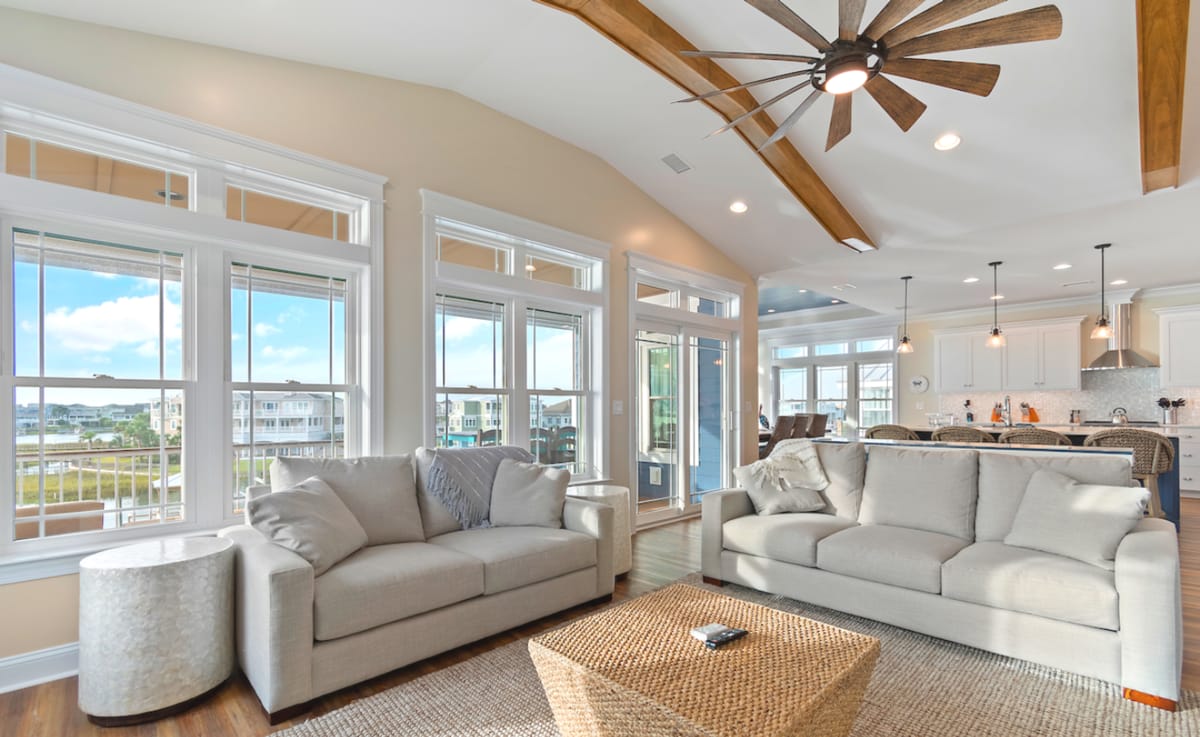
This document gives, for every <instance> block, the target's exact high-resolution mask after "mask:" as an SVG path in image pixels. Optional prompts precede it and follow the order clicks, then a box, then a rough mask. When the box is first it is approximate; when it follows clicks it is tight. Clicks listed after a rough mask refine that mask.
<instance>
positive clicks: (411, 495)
mask: <svg viewBox="0 0 1200 737" xmlns="http://www.w3.org/2000/svg"><path fill="white" fill-rule="evenodd" d="M310 476H319V477H320V478H321V479H322V480H323V481H325V483H327V484H329V486H330V488H332V489H333V490H334V492H335V493H336V494H337V495H338V497H339V498H340V499H341V500H342V502H343V503H344V504H345V505H346V507H348V508H349V509H350V512H351V513H352V514H353V515H354V517H355V519H357V520H358V523H359V524H360V525H362V527H363V529H364V530H366V531H367V544H368V545H387V544H389V543H409V542H424V541H425V531H424V530H423V529H422V527H421V510H420V508H419V507H418V506H417V486H416V482H415V481H414V479H413V465H412V457H411V456H408V455H398V456H383V457H376V458H291V457H286V456H282V457H279V458H276V459H275V462H274V463H272V464H271V489H272V490H273V491H279V490H280V489H287V488H289V487H291V486H295V485H296V484H298V483H299V482H301V481H303V480H304V479H307V478H309V477H310Z"/></svg>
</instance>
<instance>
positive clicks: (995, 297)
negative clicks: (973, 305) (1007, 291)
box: [991, 294, 1004, 300]
mask: <svg viewBox="0 0 1200 737" xmlns="http://www.w3.org/2000/svg"><path fill="white" fill-rule="evenodd" d="M991 298H992V299H995V300H1001V299H1004V295H1003V294H993V295H992V296H991Z"/></svg>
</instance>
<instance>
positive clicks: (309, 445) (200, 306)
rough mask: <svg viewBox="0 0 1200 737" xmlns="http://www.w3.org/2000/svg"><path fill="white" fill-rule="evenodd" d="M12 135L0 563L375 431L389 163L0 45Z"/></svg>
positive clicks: (1, 300)
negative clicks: (130, 97) (305, 144)
mask: <svg viewBox="0 0 1200 737" xmlns="http://www.w3.org/2000/svg"><path fill="white" fill-rule="evenodd" d="M41 104H49V105H53V106H54V109H52V110H47V111H45V112H46V113H47V114H45V115H39V114H31V111H32V112H33V113H36V112H38V110H39V105H41ZM122 129H125V130H130V131H137V135H136V136H135V135H127V134H125V133H123V132H122ZM0 138H2V139H3V140H2V141H0V344H3V345H7V346H10V347H11V350H9V349H6V350H4V351H3V352H2V355H3V360H2V361H0V391H4V392H6V393H7V396H8V397H9V399H8V400H6V401H5V403H3V404H0V411H3V412H4V413H5V417H4V418H3V421H0V448H6V449H8V450H5V451H4V452H3V453H0V479H7V482H6V483H4V484H2V485H0V562H2V563H12V565H13V567H12V568H9V569H7V570H6V571H5V575H6V576H7V578H8V579H9V580H20V579H22V578H25V577H28V576H34V575H45V572H46V571H54V572H55V573H56V574H57V573H58V572H60V571H61V572H63V573H66V572H70V571H73V570H75V569H76V561H77V560H78V558H79V557H80V556H81V555H83V554H86V553H88V552H91V551H94V550H96V549H100V548H103V547H106V546H109V545H113V544H119V543H121V542H124V541H128V540H131V539H137V538H145V537H153V536H156V535H168V534H169V535H179V534H199V533H202V532H206V531H210V530H212V529H214V528H217V527H219V526H221V525H224V524H229V523H231V522H235V521H237V520H238V519H239V518H240V517H239V516H240V514H241V512H242V510H243V508H244V503H245V492H246V488H247V487H248V486H249V485H251V484H257V483H265V482H267V481H268V478H269V464H270V461H271V460H272V459H273V458H275V457H278V456H282V455H300V456H315V457H323V456H342V455H360V454H363V453H368V452H379V450H380V447H381V443H382V438H381V430H382V407H381V406H377V405H378V399H377V397H378V396H379V394H380V393H379V392H373V391H371V388H372V381H373V380H376V381H377V380H378V377H379V375H380V374H381V373H382V370H381V369H382V358H381V356H382V351H381V350H380V347H381V344H380V342H379V337H378V336H379V335H380V332H381V331H380V330H379V327H378V321H379V320H380V319H381V314H382V304H381V294H382V290H381V288H380V287H381V283H380V279H381V277H382V275H381V273H380V271H379V269H378V268H377V264H378V263H379V258H380V253H381V249H382V237H381V234H382V215H381V213H382V188H383V180H382V178H379V177H377V176H375V175H372V174H369V173H367V172H362V171H357V170H354V169H350V168H348V167H345V166H342V165H339V164H333V163H332V162H324V161H321V160H318V159H314V158H312V157H308V156H305V155H303V154H300V153H297V152H293V151H286V150H283V149H273V148H271V147H269V146H265V145H263V144H262V143H261V142H257V141H248V140H245V139H241V138H239V137H238V136H236V135H234V134H231V133H227V132H225V131H219V130H217V129H212V128H207V127H205V126H203V125H200V124H197V123H194V122H192V121H186V120H183V119H176V118H173V117H172V116H169V115H166V114H162V113H147V111H145V110H144V109H142V108H140V107H137V106H131V105H128V104H127V103H124V102H123V101H120V100H117V99H115V98H105V97H103V96H99V95H96V94H95V93H92V92H81V91H80V90H79V89H78V88H74V87H72V86H70V85H65V84H63V83H60V82H55V81H53V80H48V79H45V78H41V77H37V76H36V75H31V74H28V73H25V72H19V71H17V70H12V69H9V68H6V67H2V66H0ZM5 408H6V409H5ZM46 559H54V560H55V561H57V562H54V563H47V562H46ZM25 561H29V562H31V565H30V566H29V567H28V568H23V567H22V566H23V564H24V562H25ZM60 563H61V565H60ZM48 566H49V567H48ZM24 571H28V572H24Z"/></svg>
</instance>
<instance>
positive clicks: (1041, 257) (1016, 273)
mask: <svg viewBox="0 0 1200 737" xmlns="http://www.w3.org/2000/svg"><path fill="white" fill-rule="evenodd" d="M644 2H645V4H646V5H647V6H648V7H649V8H650V9H651V10H653V11H654V12H656V13H657V14H659V15H660V16H661V17H663V18H664V20H666V21H667V22H669V23H670V24H671V25H673V26H674V27H675V28H677V29H678V30H679V31H680V32H681V33H683V34H684V35H685V36H686V37H688V38H689V39H690V40H691V41H692V42H693V43H695V44H696V45H697V46H700V47H709V48H721V49H728V50H765V51H784V52H788V51H794V52H798V53H805V52H806V51H807V47H806V46H805V44H804V43H803V42H802V41H800V40H799V39H797V38H796V37H794V36H792V34H790V33H789V32H787V31H785V30H784V29H782V28H780V27H779V26H777V25H776V24H775V23H773V22H772V21H770V20H769V19H768V18H766V16H764V15H762V14H761V13H759V12H758V11H756V10H754V9H753V8H751V7H750V6H748V5H747V4H745V3H744V2H742V0H644ZM1041 2H1042V0H1014V1H1013V2H1008V3H1003V4H1001V5H1000V6H998V7H996V8H993V9H991V10H989V11H986V12H985V13H981V14H978V15H976V16H972V17H971V18H970V19H968V21H974V20H979V19H982V18H986V17H992V16H995V15H1002V14H1005V13H1010V12H1015V11H1017V10H1023V9H1026V8H1029V7H1033V6H1035V5H1038V4H1041ZM0 4H3V5H7V6H10V7H16V8H22V9H26V10H32V11H35V12H41V13H49V14H53V15H61V16H64V17H70V18H75V19H79V20H85V21H91V22H96V23H101V24H106V25H111V26H116V27H121V28H128V29H132V30H138V31H144V32H147V33H153V34H158V35H163V36H170V37H175V38H182V39H187V40H192V41H199V42H202V43H208V44H213V45H218V46H224V47H229V48H236V49H241V50H244V51H250V52H254V53H260V54H266V55H270V56H276V57H281V58H286V59H294V60H297V61H304V62H309V63H315V64H322V65H326V66H331V67H339V68H344V69H350V70H354V71H360V72H365V73H370V74H376V75H381V76H387V77H392V78H397V79H403V80H408V81H413V82H418V83H422V84H429V85H434V86H438V87H444V88H448V89H451V90H455V91H457V92H459V93H461V94H463V95H466V96H468V97H471V98H473V99H476V100H478V101H480V102H482V103H483V104H486V105H488V106H489V107H492V108H495V109H497V110H499V111H501V112H504V113H506V114H508V115H511V116H513V117H515V118H517V119H519V120H522V121H525V122H527V123H529V124H531V125H533V126H536V127H538V128H540V129H542V130H545V131H546V132H548V133H550V134H552V135H554V136H557V137H559V138H562V139H564V140H566V141H569V142H571V143H573V144H575V145H578V146H580V147H582V148H584V149H587V150H589V151H592V152H593V153H595V154H597V155H598V156H600V157H602V158H604V159H605V160H607V161H608V162H610V163H611V164H612V165H613V166H615V167H616V168H617V169H618V170H620V171H621V172H622V173H623V174H624V175H625V176H627V177H629V178H630V179H631V180H632V181H633V182H635V183H636V184H637V185H638V186H639V187H641V188H642V189H643V190H645V191H646V192H647V193H649V194H650V195H651V196H652V197H654V198H655V199H656V200H658V201H659V202H661V203H662V204H663V205H664V206H666V207H667V208H669V209H670V210H672V211H673V212H674V213H675V214H676V215H677V216H679V217H680V218H681V219H682V220H684V221H685V222H687V223H688V224H689V225H691V226H692V227H693V228H695V229H696V230H697V231H698V232H699V233H700V234H701V235H703V236H704V237H705V238H707V239H708V240H709V241H711V242H712V243H714V244H715V245H717V246H718V247H720V248H722V249H723V250H724V251H726V253H728V254H729V255H730V256H731V257H732V258H734V259H735V260H736V261H738V262H739V263H740V264H741V265H742V266H743V267H745V268H746V269H747V270H749V271H750V272H752V273H754V274H768V275H770V276H771V283H786V284H790V285H795V286H797V287H807V288H811V289H815V290H818V291H821V290H824V291H826V292H827V291H828V290H829V288H830V286H831V285H832V284H842V283H845V282H847V281H849V282H853V283H855V284H856V285H858V287H859V288H858V289H857V290H855V294H854V295H853V301H854V302H856V303H858V304H860V305H863V306H865V307H868V308H871V309H875V310H880V311H890V310H891V309H892V308H893V307H894V305H895V304H896V303H897V302H898V299H899V293H900V289H899V288H898V286H897V285H898V284H899V280H898V279H899V277H900V276H901V275H903V274H913V275H914V276H915V277H916V278H915V279H914V281H913V285H912V286H913V302H914V305H918V304H920V306H921V307H923V308H925V309H951V308H959V307H964V306H970V305H973V304H977V303H978V301H979V299H978V295H977V294H974V293H968V292H964V291H963V289H964V288H965V287H966V286H967V285H963V284H961V279H962V278H963V277H965V276H968V275H975V276H980V277H981V278H982V277H986V276H987V274H985V273H984V272H985V271H986V263H987V261H990V260H994V259H1003V260H1005V261H1006V264H1005V266H1004V267H1001V288H1002V289H1001V291H1005V290H1006V289H1007V292H1006V296H1007V297H1008V298H1009V301H1010V302H1009V303H1011V301H1026V300H1033V299H1048V298H1055V297H1064V296H1072V295H1073V294H1083V293H1088V292H1089V291H1093V290H1095V289H1096V288H1097V287H1098V285H1097V284H1096V283H1093V284H1091V285H1078V286H1076V287H1073V288H1063V287H1061V286H1060V285H1061V284H1062V283H1067V282H1072V281H1080V280H1084V279H1086V278H1091V279H1092V280H1093V281H1094V280H1095V279H1096V275H1095V274H1093V273H1092V272H1093V271H1096V269H1095V268H1093V267H1094V266H1095V265H1094V264H1093V263H1092V258H1093V252H1092V251H1091V249H1090V246H1091V245H1093V244H1094V243H1097V242H1102V241H1112V242H1114V243H1115V244H1116V246H1114V248H1113V249H1112V250H1111V251H1110V252H1109V257H1110V258H1109V263H1110V266H1111V268H1110V273H1111V274H1116V273H1118V272H1121V274H1122V277H1123V278H1127V279H1129V280H1130V284H1131V285H1136V286H1143V287H1148V286H1157V285H1165V284H1172V283H1181V282H1192V281H1197V280H1200V259H1197V258H1196V257H1195V256H1194V253H1195V251H1194V249H1192V248H1189V247H1188V246H1187V245H1186V244H1184V243H1183V241H1184V236H1183V234H1184V233H1185V232H1187V231H1188V230H1190V222H1189V221H1190V220H1192V218H1191V217H1190V215H1191V213H1194V212H1195V211H1196V209H1197V206H1200V199H1198V196H1197V191H1196V188H1194V187H1193V185H1194V183H1195V181H1196V179H1197V176H1196V175H1197V170H1198V169H1200V162H1197V161H1195V160H1193V157H1189V156H1188V153H1189V152H1194V151H1196V150H1197V147H1196V146H1195V145H1194V144H1195V143H1196V142H1197V141H1196V138H1197V136H1200V130H1191V129H1188V127H1187V126H1186V125H1185V134H1184V135H1185V140H1184V160H1183V166H1182V179H1183V182H1184V184H1183V187H1182V188H1181V189H1180V190H1178V191H1174V192H1166V193H1160V194H1155V195H1151V196H1149V197H1143V196H1142V194H1141V177H1140V166H1139V160H1138V143H1137V142H1138V118H1137V94H1136V93H1137V79H1136V68H1137V63H1136V62H1137V58H1136V42H1135V38H1134V28H1135V17H1134V9H1133V4H1132V3H1097V2H1095V0H1057V2H1056V4H1057V5H1058V6H1059V7H1060V8H1061V10H1062V11H1063V16H1064V30H1063V35H1062V38H1060V39H1058V40H1057V41H1050V42H1041V43H1034V44H1022V45H1016V46H1007V47H996V48H987V49H978V50H974V51H966V52H957V53H954V54H940V55H938V58H948V59H963V60H971V61H981V62H990V63H997V64H1000V65H1001V66H1002V67H1003V71H1002V72H1001V75H1000V81H999V83H998V84H997V85H996V88H995V90H994V91H993V92H992V94H991V96H990V97H987V98H979V97H975V96H973V95H967V94H964V93H959V92H954V91H950V90H944V89H942V88H940V87H934V86H931V85H926V84H922V83H919V82H912V81H910V80H904V79H899V80H897V82H898V83H899V84H901V85H902V86H903V87H904V88H905V89H907V90H909V91H910V92H912V93H913V94H914V95H916V96H917V97H918V98H920V99H921V100H922V101H923V102H925V103H926V104H928V106H929V108H928V110H927V111H926V113H925V115H924V116H923V117H922V118H921V119H920V120H919V121H918V122H917V123H916V125H915V126H913V128H912V129H911V130H910V131H909V132H908V133H903V132H901V131H900V130H899V129H898V128H897V127H896V126H895V124H894V123H892V121H891V120H890V119H889V118H888V117H887V116H886V115H885V114H884V113H883V111H882V110H881V109H880V108H879V107H878V106H877V105H876V104H875V103H874V101H873V100H871V99H870V98H869V96H867V95H865V94H863V93H857V94H856V97H855V99H854V116H853V125H854V131H853V133H851V135H850V136H849V137H848V138H847V139H846V140H845V141H843V142H842V143H841V144H839V145H838V146H837V147H836V148H835V149H834V150H833V151H831V152H828V153H826V152H824V150H823V149H824V141H825V135H826V131H827V128H828V125H829V113H830V107H831V104H830V102H829V101H828V100H821V101H819V102H818V104H817V105H815V106H814V107H813V108H812V109H811V110H809V111H808V113H807V114H806V115H805V117H804V118H803V119H802V120H801V122H800V123H799V124H798V125H797V127H796V128H795V129H793V131H792V132H791V133H790V136H789V137H790V138H791V140H792V141H793V143H794V144H795V145H796V146H797V147H798V148H799V149H800V151H801V153H803V154H804V156H805V157H806V158H807V159H808V160H809V162H810V163H811V164H812V165H813V166H814V168H815V169H816V170H817V172H818V173H819V174H820V175H821V176H822V178H824V179H825V181H826V182H827V183H828V184H829V185H830V187H831V188H832V189H833V191H834V192H835V193H836V194H837V195H838V197H839V198H841V200H842V201H843V202H844V203H845V204H846V206H847V207H848V208H849V210H850V211H851V213H852V214H853V215H854V216H855V217H856V218H857V219H858V220H859V222H860V223H861V224H862V225H863V227H865V228H866V230H867V231H868V233H870V234H871V235H872V237H874V238H875V239H876V241H877V242H878V243H879V245H880V250H879V251H878V252H875V253H868V254H864V255H857V254H855V253H853V252H852V251H850V250H849V249H846V248H844V247H842V246H839V245H836V244H834V243H833V242H832V241H831V240H830V238H829V236H828V235H827V234H826V233H825V231H824V230H823V229H822V228H821V227H820V226H819V225H817V224H816V222H815V221H814V220H813V219H812V218H811V216H809V215H808V213H807V211H806V210H805V209H804V208H803V206H802V205H801V204H800V203H799V202H797V201H796V200H795V198H793V197H792V196H791V195H790V193H788V192H787V191H786V190H785V189H784V188H783V186H782V185H781V184H779V182H778V181H777V180H776V179H775V178H774V176H773V175H771V174H770V173H769V171H768V170H767V169H766V168H765V167H764V166H763V165H762V164H761V162H760V161H759V160H758V159H757V157H755V156H754V155H753V153H752V152H751V151H750V150H749V149H748V148H747V147H746V146H745V144H744V143H742V141H741V140H740V139H738V138H736V137H734V136H733V135H731V134H726V135H722V136H718V137H715V138H711V139H707V140H705V139H704V136H705V135H706V134H707V133H709V132H711V131H712V130H713V129H715V128H716V127H718V126H719V125H720V124H721V122H722V121H721V120H720V119H719V118H718V117H717V116H716V114H715V113H713V112H711V111H710V110H708V109H707V108H705V107H702V106H700V105H694V104H691V105H671V104H669V103H670V102H671V101H672V100H675V99H678V98H679V97H681V96H683V95H682V94H681V92H680V90H679V89H678V88H676V87H675V86H674V85H673V84H671V83H669V82H667V81H666V80H664V79H663V78H662V77H661V76H660V75H659V74H658V73H656V72H654V71H652V70H650V69H648V68H647V67H645V66H644V65H642V64H641V63H640V62H638V61H637V60H635V59H634V58H633V57H631V56H630V55H629V54H627V53H626V52H625V51H623V50H621V49H620V48H618V47H616V46H615V45H613V44H612V43H611V42H609V41H608V40H607V39H605V38H604V37H602V36H601V35H600V34H598V33H596V32H595V31H594V30H592V29H591V28H589V27H588V26H586V25H585V24H583V23H582V22H580V21H578V20H577V19H575V18H573V17H571V16H570V15H568V14H566V13H563V12H561V11H558V10H555V9H552V8H548V7H545V6H543V5H540V4H538V3H535V2H533V0H437V1H436V2H433V1H431V0H421V1H420V2H418V1H416V0H403V1H401V2H392V3H386V2H380V1H379V0H343V1H342V2H339V3H336V4H335V3H327V2H320V1H318V0H297V1H294V2H290V3H283V2H281V1H280V0H271V1H264V2H254V3H246V2H244V1H239V2H234V1H233V0H209V2H205V3H193V4H177V3H162V2H150V0H122V1H121V2H107V3H96V2H92V1H90V0H0ZM791 4H792V6H793V7H794V8H795V9H796V10H797V11H798V12H800V13H801V15H803V16H804V17H805V18H806V19H807V20H809V21H810V22H811V23H812V24H813V25H814V26H815V27H816V28H817V29H818V30H821V31H822V32H824V33H825V34H826V35H832V34H833V32H834V29H835V28H836V25H837V19H836V8H837V3H836V1H835V0H808V1H807V2H803V3H801V2H799V0H791ZM883 4H884V0H869V1H868V3H867V11H866V15H865V17H866V18H868V19H869V18H871V17H873V16H874V14H875V13H876V12H878V10H879V9H880V8H881V7H882V6H883ZM1192 16H1193V18H1192V22H1193V25H1195V24H1196V23H1198V22H1200V21H1198V20H1197V19H1198V17H1200V13H1197V14H1192ZM1197 36H1198V34H1197V33H1195V32H1193V33H1192V34H1191V37H1192V38H1193V39H1196V38H1197ZM1192 46H1193V49H1195V47H1196V44H1194V43H1193V44H1192ZM1189 60H1190V63H1189V66H1191V65H1192V64H1196V63H1200V52H1197V51H1193V53H1191V54H1189ZM723 63H725V64H727V65H728V66H727V68H728V69H729V70H730V71H731V72H732V73H733V74H734V75H735V76H737V77H738V78H739V79H743V80H749V79H752V78H757V77H761V76H767V75H769V74H772V73H776V72H777V71H779V70H780V69H781V68H780V67H779V66H778V65H777V64H775V63H772V62H723ZM1187 80H1188V88H1189V89H1188V95H1187V100H1188V105H1187V107H1186V108H1185V116H1186V115H1187V112H1188V111H1190V110H1191V108H1192V106H1194V105H1195V104H1196V99H1197V95H1196V94H1193V92H1194V90H1193V89H1192V88H1194V87H1195V86H1196V85H1197V84H1200V80H1198V74H1196V73H1189V74H1188V75H1187ZM754 91H755V94H756V96H757V97H758V98H759V99H766V98H767V97H768V96H770V95H771V94H774V92H775V91H777V88H773V87H772V86H769V85H764V86H762V87H758V88H755V90H754ZM797 103H798V100H796V101H792V100H788V101H785V102H784V103H780V104H779V105H778V106H776V107H775V108H773V109H772V110H771V112H772V114H773V115H774V117H775V119H776V120H782V118H783V117H784V116H785V115H786V114H787V113H788V112H790V110H791V108H792V107H793V106H794V105H795V104H797ZM1193 128H1196V127H1195V126H1193ZM946 130H954V131H957V132H958V133H959V134H960V135H961V136H962V137H963V140H964V142H963V145H962V146H961V147H959V148H958V149H957V150H955V151H953V152H949V153H939V152H936V151H934V150H933V148H932V142H933V140H934V139H935V138H936V137H937V136H938V135H940V134H941V133H942V132H944V131H946ZM669 153H676V154H678V155H679V156H681V157H682V158H683V159H684V160H685V161H686V162H687V163H688V164H690V165H691V166H692V167H693V168H692V170H691V171H689V172H687V173H685V174H682V175H677V174H675V173H674V172H672V171H671V170H670V169H669V168H667V166H665V165H664V164H663V163H662V162H661V161H660V159H661V158H662V157H663V156H665V155H667V154H669ZM734 199H742V200H745V201H746V202H747V203H748V204H749V205H750V211H749V212H748V213H747V214H745V215H741V216H736V215H733V214H732V213H730V212H729V210H728V205H729V203H730V202H731V201H732V200H734ZM1063 259H1067V260H1070V261H1071V262H1073V263H1074V264H1075V269H1073V270H1071V271H1067V272H1052V271H1049V266H1050V265H1053V264H1052V263H1050V262H1052V261H1055V260H1063ZM985 281H986V279H985ZM975 286H976V288H977V291H979V292H980V293H983V287H981V286H980V285H975ZM985 299H986V295H985Z"/></svg>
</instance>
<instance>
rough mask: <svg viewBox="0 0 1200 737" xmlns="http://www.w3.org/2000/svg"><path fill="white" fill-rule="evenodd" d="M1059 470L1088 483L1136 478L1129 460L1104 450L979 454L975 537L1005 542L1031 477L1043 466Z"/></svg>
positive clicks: (1127, 482)
mask: <svg viewBox="0 0 1200 737" xmlns="http://www.w3.org/2000/svg"><path fill="white" fill-rule="evenodd" d="M1043 468H1045V469H1049V470H1051V471H1058V472H1059V473H1061V474H1065V475H1067V476H1070V477H1071V478H1073V479H1077V480H1079V481H1082V482H1084V483H1088V484H1105V485H1108V486H1129V485H1130V484H1131V483H1132V479H1133V477H1132V476H1131V475H1130V474H1131V473H1132V467H1131V466H1130V464H1129V459H1128V458H1126V457H1122V456H1113V455H1105V454H1103V453H1064V452H1062V451H1057V452H1045V453H1038V454H1037V455H1029V454H1026V453H1016V452H1013V451H994V452H989V451H982V452H980V454H979V504H978V508H977V509H976V514H975V539H976V540H980V541H983V540H989V541H1001V540H1003V539H1004V536H1005V535H1007V534H1008V532H1009V530H1011V529H1012V523H1013V518H1014V517H1016V515H1017V507H1019V506H1021V499H1022V498H1023V497H1024V496H1025V489H1026V487H1028V486H1029V479H1031V478H1032V477H1033V474H1034V473H1035V472H1037V471H1038V470H1040V469H1043Z"/></svg>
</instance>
